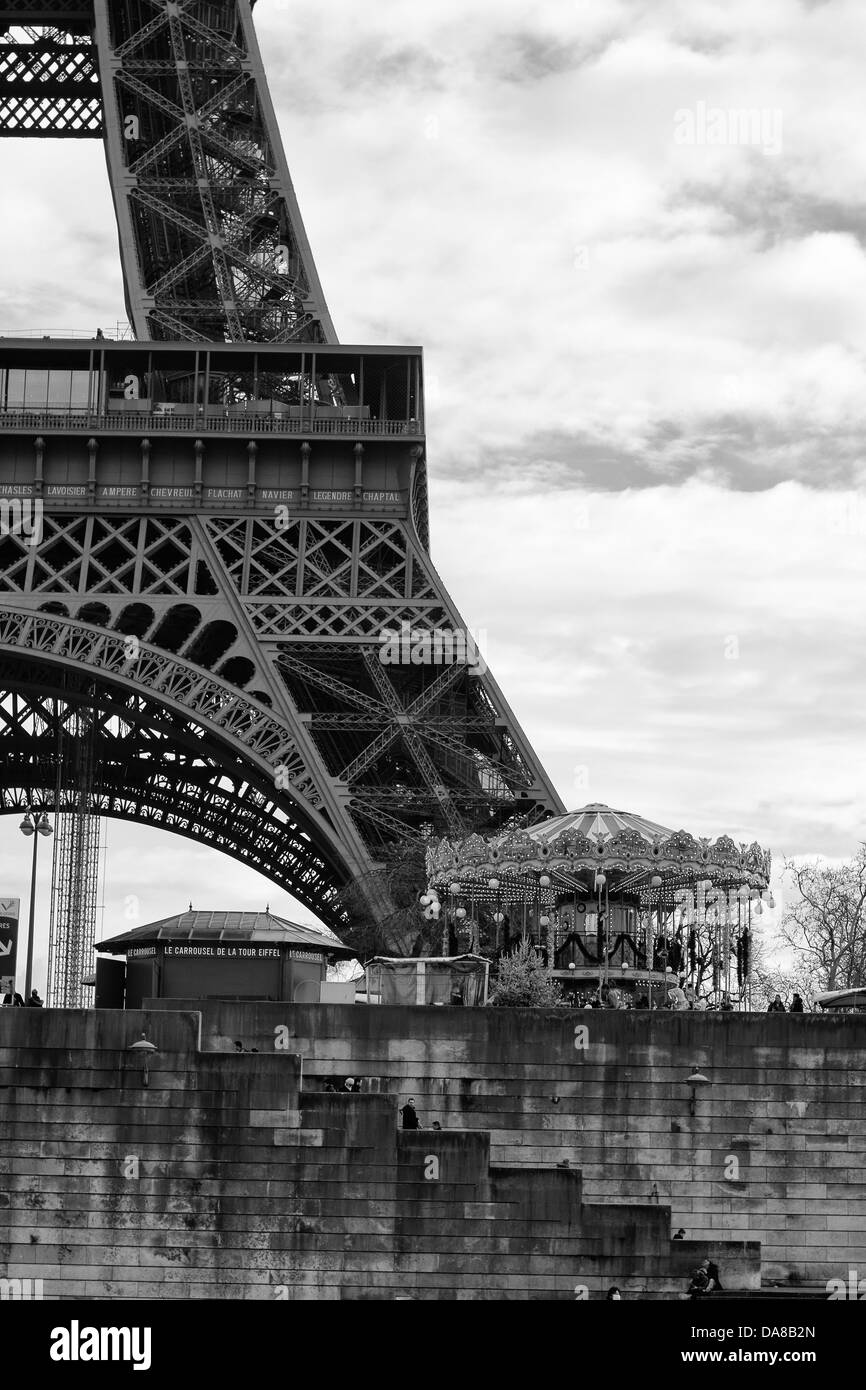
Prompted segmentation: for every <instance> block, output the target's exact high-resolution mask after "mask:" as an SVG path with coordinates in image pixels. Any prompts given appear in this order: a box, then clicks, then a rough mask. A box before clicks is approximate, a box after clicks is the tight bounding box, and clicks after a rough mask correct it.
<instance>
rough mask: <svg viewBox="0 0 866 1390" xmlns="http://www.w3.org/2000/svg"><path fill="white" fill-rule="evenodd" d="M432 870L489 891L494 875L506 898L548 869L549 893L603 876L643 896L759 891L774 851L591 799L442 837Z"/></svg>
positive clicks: (443, 879)
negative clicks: (502, 825) (688, 888)
mask: <svg viewBox="0 0 866 1390" xmlns="http://www.w3.org/2000/svg"><path fill="white" fill-rule="evenodd" d="M427 871H428V878H429V880H430V882H431V883H432V884H449V885H450V884H451V883H452V882H454V883H457V884H459V883H461V882H468V883H471V884H473V885H476V886H480V887H482V888H483V887H485V886H489V885H485V883H484V881H485V879H487V878H488V877H490V878H493V879H494V880H496V883H497V886H496V888H495V889H493V890H491V891H494V892H497V893H499V892H500V890H501V893H502V896H503V897H505V898H508V897H515V896H516V897H522V896H524V891H525V888H526V887H529V886H530V880H533V885H532V892H533V893H537V891H538V885H537V884H536V883H534V879H535V877H536V876H540V875H542V874H547V875H548V876H550V877H551V879H552V880H553V882H552V884H551V885H550V887H549V890H548V888H547V887H545V892H548V891H549V892H551V893H552V892H554V891H555V889H556V888H557V886H558V887H563V886H566V885H568V886H572V887H573V888H574V889H575V891H583V892H588V891H591V890H592V887H593V884H594V883H595V881H596V876H597V875H598V874H600V873H604V874H605V875H612V876H613V881H614V882H615V883H617V884H619V885H621V886H622V887H623V888H626V889H627V890H629V891H632V892H637V893H641V894H643V893H645V892H646V891H648V890H650V889H651V890H652V891H653V892H656V893H658V892H659V891H664V892H665V893H666V894H670V893H672V892H673V891H675V890H676V888H677V887H678V886H682V885H695V886H697V887H700V884H701V882H703V883H704V884H705V885H716V884H718V885H723V886H725V888H726V889H728V888H730V887H731V886H736V887H748V888H749V889H757V890H761V889H764V888H766V887H767V886H768V885H769V880H770V855H769V853H768V852H767V851H766V850H763V849H762V848H761V846H760V845H759V844H757V842H755V841H753V842H752V844H750V845H747V844H743V843H741V844H735V842H734V841H733V840H732V839H731V837H730V836H729V835H720V836H719V837H718V839H716V840H712V841H711V840H710V839H708V838H705V837H703V836H695V835H691V834H690V833H689V832H688V831H687V830H669V829H667V827H666V826H663V825H659V824H658V822H657V821H651V820H647V819H646V818H645V817H644V816H639V815H634V814H633V813H631V812H627V811H614V810H611V808H610V807H609V806H605V805H602V804H601V803H598V802H593V803H592V804H590V805H589V806H583V807H582V808H581V809H580V810H579V811H572V812H570V813H569V814H568V815H565V816H556V817H554V818H553V819H551V820H546V821H542V822H541V823H540V824H538V825H534V826H531V827H530V828H529V829H508V830H505V831H500V832H498V833H497V834H495V835H488V836H483V835H479V834H475V835H470V836H468V837H467V838H466V839H463V840H449V839H442V840H440V841H438V843H436V844H435V845H432V846H431V847H430V848H429V849H428V852H427ZM455 891H456V890H455ZM472 892H473V894H475V893H476V888H475V886H473V888H472ZM482 896H483V893H482ZM545 900H546V899H545Z"/></svg>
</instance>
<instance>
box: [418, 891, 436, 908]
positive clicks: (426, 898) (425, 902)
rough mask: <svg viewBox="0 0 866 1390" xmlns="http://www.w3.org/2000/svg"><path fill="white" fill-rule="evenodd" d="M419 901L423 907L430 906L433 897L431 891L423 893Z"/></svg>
mask: <svg viewBox="0 0 866 1390" xmlns="http://www.w3.org/2000/svg"><path fill="white" fill-rule="evenodd" d="M418 901H419V903H420V904H421V906H422V907H429V906H430V904H431V903H432V901H433V899H432V898H431V896H430V894H429V893H422V894H421V896H420V898H419V899H418Z"/></svg>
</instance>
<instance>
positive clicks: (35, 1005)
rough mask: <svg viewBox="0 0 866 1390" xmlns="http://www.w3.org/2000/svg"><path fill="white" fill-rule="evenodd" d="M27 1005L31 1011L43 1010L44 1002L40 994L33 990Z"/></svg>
mask: <svg viewBox="0 0 866 1390" xmlns="http://www.w3.org/2000/svg"><path fill="white" fill-rule="evenodd" d="M27 1004H28V1006H29V1007H30V1008H31V1009H41V1008H42V1000H41V999H40V998H39V994H38V992H37V991H36V990H35V989H31V991H30V998H29V999H28V1000H27Z"/></svg>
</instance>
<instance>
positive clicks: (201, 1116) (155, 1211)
mask: <svg viewBox="0 0 866 1390" xmlns="http://www.w3.org/2000/svg"><path fill="white" fill-rule="evenodd" d="M440 1012H441V1011H439V1010H432V1009H431V1010H421V1011H416V1010H404V1011H399V1010H398V1011H394V1013H393V1016H391V1017H387V1016H386V1014H385V1013H384V1012H381V1011H376V1010H365V1009H360V1008H359V1009H355V1008H353V1007H338V1006H331V1007H328V1006H319V1007H317V1008H316V1009H315V1011H314V1013H313V1014H311V1015H308V1014H307V1013H306V1011H302V1014H303V1016H302V1014H301V1013H298V1012H297V1010H291V1014H292V1017H291V1019H290V1020H289V1022H288V1023H287V1022H286V1014H285V1011H284V1010H283V1011H282V1012H281V1011H280V1009H279V1008H278V1009H277V1010H276V1011H274V1010H273V1009H268V1008H260V1009H255V1008H254V1009H252V1010H250V1009H249V1006H247V1008H246V1009H244V1008H241V1009H238V1008H237V1007H236V1006H235V1007H233V1009H232V1010H230V1011H229V1013H230V1014H231V1018H230V1020H229V1021H230V1022H231V1025H232V1027H231V1033H232V1035H233V1036H231V1037H229V1036H228V1035H227V1034H220V1035H219V1036H217V1035H216V1034H215V1032H214V1021H215V1020H214V1014H213V1013H212V1012H209V1013H208V1020H207V1027H206V1034H207V1036H206V1038H205V1050H204V1051H201V1050H200V1047H199V1023H200V1018H199V1015H198V1014H193V1013H185V1012H170V1011H153V1012H129V1013H122V1012H114V1011H93V1010H89V1011H73V1010H69V1011H60V1010H57V1011H54V1010H35V1009H3V1010H2V1011H0V1280H2V1281H3V1282H2V1285H0V1296H3V1297H9V1296H15V1295H16V1293H17V1294H19V1295H20V1293H21V1291H22V1289H25V1288H26V1289H27V1290H28V1291H32V1290H33V1289H34V1288H35V1287H38V1288H39V1290H40V1292H41V1294H42V1296H44V1297H45V1298H60V1299H67V1298H99V1299H104V1298H112V1299H115V1298H183V1299H188V1298H229V1299H233V1298H254V1299H255V1298H258V1299H268V1298H278V1299H283V1298H288V1299H296V1298H315V1299H336V1298H354V1299H357V1298H362V1299H365V1298H366V1299H371V1298H373V1299H382V1298H387V1299H392V1298H398V1297H402V1298H406V1297H411V1298H418V1299H431V1298H432V1299H442V1298H446V1299H455V1298H460V1299H503V1298H505V1299H527V1298H536V1299H540V1298H545V1299H550V1298H553V1299H568V1300H574V1299H575V1297H576V1296H583V1295H584V1294H588V1295H589V1296H590V1297H593V1298H599V1297H602V1296H603V1291H604V1289H605V1288H606V1287H607V1286H608V1285H610V1284H612V1283H616V1284H619V1285H620V1286H621V1287H622V1289H623V1291H624V1293H625V1294H626V1296H628V1294H629V1293H632V1294H637V1293H641V1294H647V1295H648V1296H650V1297H663V1296H676V1295H680V1296H681V1295H682V1290H683V1288H684V1280H685V1274H686V1272H687V1271H688V1270H689V1269H690V1268H692V1267H693V1266H694V1265H695V1264H696V1263H697V1258H698V1256H699V1255H702V1254H703V1253H705V1247H704V1246H701V1247H700V1248H698V1247H697V1246H686V1245H682V1244H681V1243H679V1242H672V1241H671V1239H670V1233H671V1224H670V1211H669V1210H668V1209H667V1208H666V1207H665V1206H664V1205H663V1204H658V1203H656V1202H653V1203H648V1202H646V1201H644V1202H643V1203H628V1204H623V1203H621V1202H618V1201H614V1200H608V1201H605V1202H604V1203H597V1204H592V1203H585V1202H584V1201H583V1196H582V1185H581V1176H580V1173H579V1171H577V1169H576V1167H569V1168H566V1167H562V1168H557V1167H556V1166H555V1164H554V1163H553V1162H550V1163H548V1165H547V1166H546V1167H543V1168H539V1167H533V1166H531V1165H529V1166H527V1165H526V1163H525V1160H526V1159H527V1157H528V1150H526V1149H524V1150H523V1151H522V1153H521V1158H522V1160H523V1161H524V1162H523V1166H511V1167H508V1166H501V1165H491V1162H490V1138H489V1135H488V1134H487V1133H486V1132H485V1131H484V1129H483V1126H482V1125H481V1124H480V1123H479V1120H480V1113H475V1114H474V1115H473V1116H472V1119H473V1123H472V1125H471V1126H470V1125H465V1124H461V1125H459V1126H457V1127H456V1128H455V1129H454V1130H453V1131H452V1132H445V1131H442V1132H434V1131H431V1130H427V1131H425V1132H423V1133H404V1132H401V1131H398V1129H397V1099H396V1096H395V1095H394V1094H389V1093H388V1088H387V1086H386V1085H384V1084H382V1082H383V1077H382V1069H383V1063H384V1062H385V1059H386V1057H387V1059H388V1066H389V1068H390V1071H391V1073H392V1074H393V1079H394V1083H395V1090H396V1089H399V1090H401V1091H402V1090H404V1089H405V1081H406V1074H405V1072H404V1071H402V1070H401V1068H403V1067H405V1066H406V1065H408V1066H409V1067H410V1068H414V1071H413V1072H412V1077H413V1080H414V1079H416V1078H417V1079H418V1080H420V1081H421V1082H422V1084H421V1085H418V1086H415V1090H416V1092H417V1094H418V1096H419V1099H420V1105H421V1109H422V1110H423V1109H424V1108H425V1106H427V1107H428V1109H429V1107H430V1105H431V1102H432V1096H433V1094H434V1092H435V1093H437V1094H439V1096H440V1098H444V1096H445V1091H444V1089H442V1084H441V1083H443V1082H444V1080H445V1079H446V1073H447V1072H448V1071H449V1069H450V1071H451V1072H452V1073H453V1071H454V1065H453V1059H454V1058H456V1057H458V1056H459V1060H460V1062H461V1067H462V1070H461V1075H462V1074H463V1073H464V1072H466V1073H468V1075H469V1076H470V1077H471V1076H473V1075H475V1076H476V1077H477V1076H478V1075H479V1074H481V1073H483V1072H484V1065H483V1064H482V1060H481V1058H480V1057H479V1063H478V1065H477V1066H475V1064H474V1063H469V1061H468V1058H469V1057H470V1056H472V1055H473V1054H474V1051H475V1048H476V1046H477V1043H476V1034H477V1035H478V1037H480V1036H482V1034H483V1032H484V1028H485V1027H486V1026H488V1025H487V1024H485V1022H484V1019H485V1017H486V1016H485V1015H483V1014H479V1015H478V1016H476V1014H475V1013H474V1011H472V1012H471V1013H470V1012H467V1013H466V1014H465V1015H464V1014H459V1013H456V1011H455V1012H451V1011H449V1013H450V1016H451V1019H452V1027H456V1029H457V1031H458V1034H459V1035H460V1036H459V1037H458V1038H457V1039H456V1040H455V1039H452V1041H451V1042H446V1038H445V1033H446V1032H447V1031H448V1030H447V1029H445V1030H444V1031H443V1026H444V1024H445V1022H446V1018H445V1016H444V1015H442V1016H441V1017H440ZM430 1015H433V1018H432V1020H431V1019H430ZM309 1018H312V1019H313V1022H314V1024H315V1028H314V1029H311V1028H310V1026H309V1022H308V1020H309ZM224 1021H225V1020H224ZM515 1022H517V1023H519V1021H517V1020H515ZM416 1025H421V1033H422V1035H423V1038H424V1042H423V1055H424V1056H427V1055H429V1057H430V1059H431V1060H430V1062H429V1066H430V1067H437V1066H438V1067H439V1068H440V1070H439V1071H437V1072H435V1076H434V1072H432V1071H429V1070H428V1067H427V1064H425V1063H424V1062H422V1061H411V1060H408V1061H407V1059H409V1058H411V1057H417V1058H421V1056H422V1044H418V1043H417V1041H416V1042H415V1043H410V1042H409V1041H408V1039H409V1037H410V1035H412V1036H414V1030H415V1028H416ZM383 1026H389V1027H396V1032H395V1033H394V1034H393V1035H392V1036H391V1037H390V1038H388V1037H386V1036H385V1035H384V1034H382V1033H381V1032H380V1029H381V1028H382V1027H383ZM537 1026H538V1028H539V1029H540V1032H539V1033H538V1034H537V1035H536V1034H533V1037H532V1040H531V1041H532V1045H533V1046H536V1045H537V1044H538V1043H541V1042H542V1041H543V1042H544V1047H543V1049H542V1055H543V1051H544V1049H546V1047H547V1046H548V1044H549V1045H550V1046H551V1047H553V1046H555V1036H556V1037H558V1036H560V1035H561V1029H559V1028H558V1025H557V1029H556V1030H554V1031H553V1032H551V1029H550V1025H548V1024H547V1023H545V1021H544V1020H539V1022H538V1025H537ZM299 1027H300V1028H302V1029H305V1030H306V1031H305V1037H304V1039H303V1047H304V1059H303V1063H302V1059H301V1057H299V1055H298V1047H297V1045H296V1044H297V1042H298V1037H297V1036H293V1037H291V1038H290V1037H289V1036H288V1032H287V1029H288V1028H292V1031H293V1032H294V1033H295V1034H296V1035H297V1034H298V1029H299ZM437 1030H438V1031H437ZM479 1030H480V1031H479ZM557 1030H558V1031H557ZM144 1031H146V1034H147V1038H148V1040H149V1041H151V1042H153V1043H154V1044H155V1045H156V1047H157V1049H158V1050H157V1051H156V1052H154V1053H151V1054H148V1055H145V1054H144V1053H143V1052H141V1051H136V1050H130V1045H131V1044H132V1043H134V1042H136V1041H137V1040H138V1039H140V1037H141V1034H142V1032H144ZM313 1032H315V1036H313ZM235 1034H241V1035H246V1036H247V1039H248V1046H249V1047H258V1048H259V1051H258V1052H257V1053H252V1052H250V1051H247V1052H245V1053H238V1052H237V1051H236V1050H235V1036H234V1035H235ZM254 1039H255V1040H256V1041H253V1040H254ZM337 1039H339V1042H338V1041H337ZM374 1039H378V1041H375V1042H374ZM237 1040H239V1041H240V1040H242V1038H240V1037H239V1038H238V1039H237ZM526 1041H527V1044H528V1043H529V1041H530V1040H529V1039H528V1038H527V1040H526ZM209 1047H210V1048H211V1049H215V1050H208V1048H209ZM449 1048H450V1049H451V1050H450V1052H449ZM446 1053H447V1055H448V1056H449V1057H451V1058H452V1062H450V1063H449V1062H446V1061H444V1060H443V1059H444V1058H445V1056H446ZM349 1055H351V1057H352V1059H353V1070H354V1071H356V1072H364V1071H365V1070H366V1071H367V1073H368V1074H369V1075H371V1076H373V1075H375V1076H376V1077H377V1078H378V1080H377V1086H376V1088H374V1089H371V1090H368V1092H367V1093H366V1094H361V1095H355V1094H352V1095H350V1094H342V1095H338V1094H325V1093H323V1092H321V1091H318V1092H317V1091H314V1090H307V1091H301V1089H300V1081H301V1072H302V1065H303V1066H304V1067H305V1068H306V1069H307V1076H306V1081H307V1083H309V1082H310V1081H312V1080H313V1079H314V1078H313V1073H312V1071H311V1070H310V1067H311V1063H312V1060H313V1058H318V1060H319V1066H320V1067H321V1068H324V1070H325V1071H326V1070H327V1069H328V1067H329V1066H330V1065H339V1066H341V1067H342V1066H343V1064H344V1063H345V1061H346V1058H347V1056H349ZM434 1057H436V1058H438V1059H439V1060H438V1061H435V1062H434V1061H433V1060H432V1059H433V1058H434ZM356 1058H357V1060H358V1061H359V1062H361V1063H362V1065H361V1066H354V1060H355V1059H356ZM145 1065H146V1066H147V1076H146V1075H145ZM527 1065H528V1063H527ZM549 1065H553V1066H554V1070H556V1067H555V1064H548V1063H547V1062H546V1061H544V1060H540V1061H539V1062H538V1063H536V1069H537V1071H538V1072H539V1075H540V1074H542V1073H545V1074H546V1073H547V1069H548V1066H549ZM574 1065H575V1064H574V1062H573V1061H570V1066H571V1067H572V1068H573V1067H574ZM377 1068H378V1070H377ZM443 1068H444V1070H442V1069H443ZM145 1083H147V1084H145ZM474 1084H476V1083H475V1082H473V1085H474ZM490 1084H491V1085H492V1086H494V1087H495V1085H496V1083H495V1082H494V1081H493V1080H491V1083H490ZM545 1084H547V1083H545ZM548 1088H549V1087H548ZM561 1089H562V1090H563V1093H565V1087H564V1086H563V1087H561ZM457 1090H458V1092H459V1091H460V1086H459V1083H457ZM542 1090H543V1087H542ZM478 1094H479V1095H480V1094H481V1091H479V1092H478ZM494 1094H499V1095H500V1096H501V1097H502V1101H501V1102H500V1103H501V1104H504V1098H505V1095H506V1091H505V1090H502V1089H501V1090H500V1091H499V1092H494V1091H491V1096H493V1095H494ZM514 1103H515V1104H516V1103H517V1102H516V1101H515V1102H514ZM509 1104H511V1102H509ZM463 1108H464V1109H465V1107H463ZM456 1109H461V1107H460V1106H456V1105H455V1110H456ZM444 1113H445V1112H444V1111H443V1115H444ZM466 1113H467V1114H468V1111H467V1112H466ZM533 1113H539V1114H540V1112H533ZM425 1118H427V1119H429V1116H425ZM470 1131H471V1132H470ZM544 1156H545V1159H547V1158H548V1157H549V1156H550V1155H549V1153H548V1152H547V1151H545V1155H544ZM712 1251H713V1253H714V1254H715V1257H716V1259H717V1261H718V1263H719V1264H720V1265H721V1266H722V1267H723V1268H724V1269H725V1271H726V1276H727V1277H726V1283H727V1285H728V1286H730V1287H735V1288H736V1287H740V1288H755V1287H756V1286H757V1282H758V1278H759V1251H758V1248H757V1246H755V1245H754V1244H752V1245H747V1244H745V1243H736V1242H733V1243H723V1242H722V1243H716V1244H714V1245H713V1247H712ZM16 1281H21V1282H20V1283H17V1282H16ZM27 1281H41V1284H40V1285H38V1286H37V1285H34V1284H32V1283H31V1284H29V1285H28V1284H27Z"/></svg>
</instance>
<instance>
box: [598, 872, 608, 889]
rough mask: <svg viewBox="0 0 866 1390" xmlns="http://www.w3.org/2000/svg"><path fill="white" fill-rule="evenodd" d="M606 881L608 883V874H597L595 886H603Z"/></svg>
mask: <svg viewBox="0 0 866 1390" xmlns="http://www.w3.org/2000/svg"><path fill="white" fill-rule="evenodd" d="M606 883H607V875H606V874H596V876H595V886H596V888H603V887H604V885H605V884H606Z"/></svg>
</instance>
